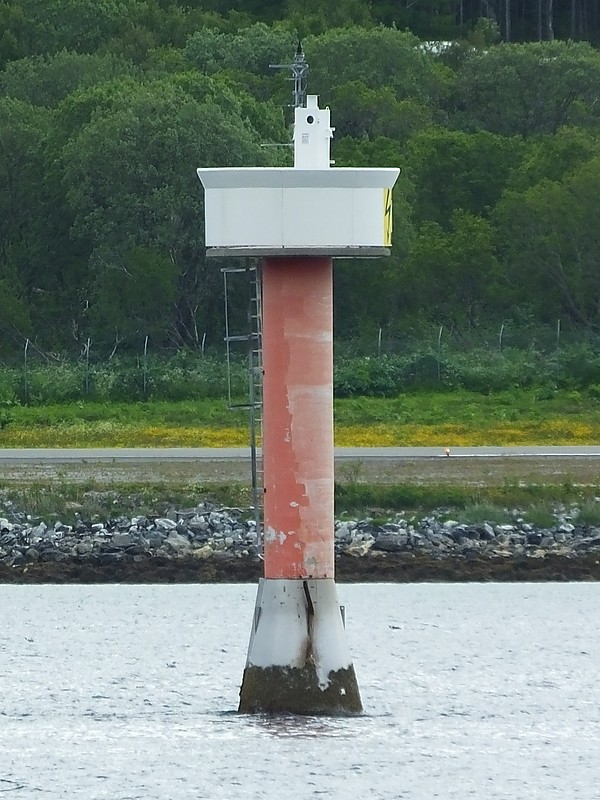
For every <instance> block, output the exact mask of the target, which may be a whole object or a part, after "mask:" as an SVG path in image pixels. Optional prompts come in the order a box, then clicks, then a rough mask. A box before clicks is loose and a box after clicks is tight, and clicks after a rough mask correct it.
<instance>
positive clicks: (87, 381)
mask: <svg viewBox="0 0 600 800" xmlns="http://www.w3.org/2000/svg"><path fill="white" fill-rule="evenodd" d="M91 344H92V340H91V339H90V338H89V337H88V340H87V342H86V343H85V346H84V348H83V352H84V353H85V393H86V394H89V393H90V346H91Z"/></svg>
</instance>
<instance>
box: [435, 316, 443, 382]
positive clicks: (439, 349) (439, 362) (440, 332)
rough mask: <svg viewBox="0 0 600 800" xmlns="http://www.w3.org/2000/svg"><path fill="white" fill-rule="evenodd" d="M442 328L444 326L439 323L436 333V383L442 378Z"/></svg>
mask: <svg viewBox="0 0 600 800" xmlns="http://www.w3.org/2000/svg"><path fill="white" fill-rule="evenodd" d="M443 330H444V326H443V325H440V331H439V333H438V359H437V377H438V383H439V382H440V381H441V380H442V331H443Z"/></svg>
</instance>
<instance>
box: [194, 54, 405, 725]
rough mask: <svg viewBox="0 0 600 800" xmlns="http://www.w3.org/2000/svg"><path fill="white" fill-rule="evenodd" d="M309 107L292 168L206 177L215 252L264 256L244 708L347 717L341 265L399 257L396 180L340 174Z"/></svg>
mask: <svg viewBox="0 0 600 800" xmlns="http://www.w3.org/2000/svg"><path fill="white" fill-rule="evenodd" d="M300 52H301V51H300ZM296 96H297V93H296V92H295V97H296ZM300 101H301V104H300V105H297V107H296V108H295V119H294V137H293V146H294V166H293V167H281V168H280V167H246V168H237V167H231V168H229V167H228V168H219V167H216V168H207V169H199V170H198V176H199V178H200V180H201V182H202V184H203V186H204V189H205V224H206V246H207V255H212V256H217V257H218V256H243V257H248V256H256V257H258V258H261V259H262V349H263V370H264V375H263V444H262V453H263V474H264V526H263V527H264V577H262V578H261V579H260V581H259V586H258V595H257V599H256V606H255V610H254V617H253V621H252V627H251V634H250V644H249V648H248V656H247V661H246V667H245V670H244V675H243V680H242V686H241V689H240V702H239V711H240V712H242V713H297V714H330V715H336V714H350V713H357V712H360V711H361V710H362V704H361V699H360V693H359V688H358V683H357V679H356V675H355V671H354V666H353V663H352V658H351V655H350V652H349V648H348V645H347V641H346V632H345V626H344V619H343V616H342V613H341V610H340V606H339V602H338V598H337V590H336V586H335V582H334V578H335V561H334V444H333V280H332V259H333V258H340V257H342V258H353V257H363V258H364V257H373V256H382V255H387V254H389V249H388V248H389V245H390V244H391V192H392V187H393V185H394V183H395V181H396V178H397V176H398V169H396V168H374V169H371V168H337V167H331V161H330V143H331V138H332V136H333V129H332V128H331V125H330V112H329V109H327V108H325V109H322V108H319V105H318V98H317V97H316V96H314V95H308V96H307V97H306V100H305V101H304V97H303V96H301V98H300Z"/></svg>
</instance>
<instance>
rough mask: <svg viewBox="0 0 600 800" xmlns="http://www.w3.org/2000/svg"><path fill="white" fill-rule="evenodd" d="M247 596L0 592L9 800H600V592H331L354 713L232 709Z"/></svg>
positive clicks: (439, 587) (179, 588)
mask: <svg viewBox="0 0 600 800" xmlns="http://www.w3.org/2000/svg"><path fill="white" fill-rule="evenodd" d="M255 593H256V587H255V586H250V585H242V586H240V585H218V586H215V585H196V586H194V585H172V586H168V585H156V586H130V585H101V586H0V622H1V628H0V629H1V631H2V635H1V637H0V797H4V796H6V797H7V798H8V797H14V798H27V799H29V798H35V799H36V800H37V799H39V800H46V798H47V799H48V800H54V799H55V798H69V799H70V800H71V799H72V798H90V799H91V800H94V799H95V798H110V799H111V800H126V799H127V800H133V798H143V799H144V800H153V799H154V798H157V799H158V798H160V800H188V799H189V800H192V799H194V800H204V799H205V798H206V799H207V800H213V799H214V800H219V799H220V798H236V799H237V798H240V799H243V798H266V799H268V800H276V798H277V800H279V798H290V799H291V798H294V799H296V798H297V799H298V800H303V799H304V798H321V797H324V798H327V799H328V800H329V799H330V798H352V797H354V798H373V799H374V800H377V798H382V799H383V798H385V800H391V799H392V798H411V799H412V798H414V799H415V800H416V799H417V798H418V799H419V800H420V799H421V798H422V799H423V800H429V798H444V799H446V800H449V799H450V798H457V800H466V798H478V800H483V799H486V800H487V799H492V800H495V799H496V798H497V799H498V800H500V799H502V800H506V799H507V798H510V800H514V799H515V798H518V799H523V800H525V798H527V799H528V800H529V798H543V800H548V799H549V798H561V800H596V799H597V798H599V797H600V708H599V700H600V680H599V678H600V635H599V627H600V586H598V585H597V584H585V583H579V584H536V585H532V584H463V585H457V584H454V585H449V584H413V585H400V584H393V585H392V584H370V585H341V586H339V594H340V601H341V602H342V603H343V604H344V605H345V606H346V623H347V634H348V639H349V642H350V647H351V650H352V653H353V657H354V665H355V668H356V673H357V676H358V679H359V684H360V687H361V692H362V697H363V703H364V706H365V713H364V715H361V716H357V717H351V718H341V719H336V718H327V717H325V718H324V717H307V718H301V717H291V716H287V717H285V716H284V717H263V716H240V715H238V714H237V713H236V706H237V699H238V690H239V684H240V681H241V677H242V672H243V668H244V661H245V657H246V649H247V643H248V637H249V633H250V624H251V617H252V612H253V605H254V598H255Z"/></svg>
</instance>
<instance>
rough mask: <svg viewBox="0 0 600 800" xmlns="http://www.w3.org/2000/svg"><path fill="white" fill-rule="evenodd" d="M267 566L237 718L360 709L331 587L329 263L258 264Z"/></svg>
mask: <svg viewBox="0 0 600 800" xmlns="http://www.w3.org/2000/svg"><path fill="white" fill-rule="evenodd" d="M262 272H263V366H264V378H263V407H264V418H263V469H264V487H265V521H264V559H265V577H264V578H263V579H262V580H261V582H260V584H259V589H258V597H257V601H256V608H255V613H254V624H253V628H252V635H251V638H250V647H249V651H248V660H247V663H246V669H245V671H244V679H243V683H242V688H241V691H240V705H239V710H240V711H242V712H247V713H249V712H265V713H294V714H351V713H356V712H359V711H361V710H362V705H361V701H360V693H359V690H358V684H357V681H356V675H355V673H354V667H353V665H352V660H351V658H350V653H349V650H348V647H347V644H346V632H345V629H344V624H343V620H342V616H341V613H340V607H339V603H338V599H337V591H336V587H335V583H334V508H333V494H334V474H333V292H332V289H333V285H332V284H333V281H332V263H331V259H330V258H277V259H266V260H265V262H264V264H263V270H262Z"/></svg>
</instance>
